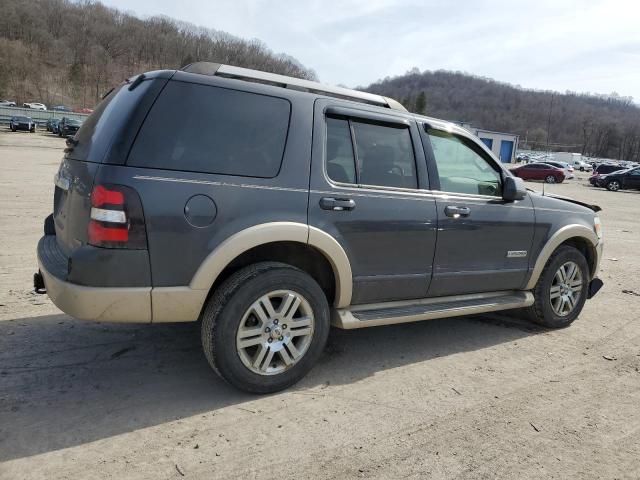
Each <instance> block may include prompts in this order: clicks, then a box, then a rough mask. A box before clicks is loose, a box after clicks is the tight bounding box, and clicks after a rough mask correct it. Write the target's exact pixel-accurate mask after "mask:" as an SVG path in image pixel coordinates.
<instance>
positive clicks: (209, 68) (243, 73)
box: [180, 62, 407, 112]
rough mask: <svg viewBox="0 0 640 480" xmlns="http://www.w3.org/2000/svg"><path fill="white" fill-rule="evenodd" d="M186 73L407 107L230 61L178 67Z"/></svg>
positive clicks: (399, 107)
mask: <svg viewBox="0 0 640 480" xmlns="http://www.w3.org/2000/svg"><path fill="white" fill-rule="evenodd" d="M180 70H181V71H183V72H187V73H197V74H200V75H211V76H218V77H224V78H235V79H239V80H249V81H256V82H260V83H266V84H269V85H273V86H277V87H282V88H288V89H292V90H299V91H303V92H309V93H319V94H323V95H329V96H333V97H338V98H344V99H348V100H356V101H360V102H364V103H368V104H371V105H377V106H379V107H385V108H390V109H392V110H400V111H403V112H406V111H407V109H406V108H405V107H404V106H403V105H402V104H401V103H400V102H398V101H397V100H394V99H393V98H389V97H384V96H382V95H376V94H374V93H368V92H361V91H359V90H352V89H350V88H343V87H334V86H332V85H325V84H322V83H319V82H313V81H311V80H304V79H301V78H295V77H288V76H285V75H278V74H275V73H268V72H262V71H260V70H251V69H249V68H242V67H234V66H231V65H223V64H220V63H213V62H196V63H191V64H189V65H187V66H185V67H183V68H181V69H180Z"/></svg>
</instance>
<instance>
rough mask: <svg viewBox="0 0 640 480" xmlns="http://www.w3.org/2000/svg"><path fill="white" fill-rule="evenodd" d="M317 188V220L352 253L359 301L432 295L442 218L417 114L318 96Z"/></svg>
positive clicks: (312, 201) (312, 221)
mask: <svg viewBox="0 0 640 480" xmlns="http://www.w3.org/2000/svg"><path fill="white" fill-rule="evenodd" d="M310 186H311V188H310V195H309V225H311V226H313V227H316V228H319V229H321V230H323V231H325V232H327V233H328V234H330V235H332V236H333V237H334V238H335V239H336V240H337V241H338V242H339V243H340V245H341V246H342V248H343V249H344V250H345V252H346V253H347V256H348V258H349V261H350V264H351V269H352V273H353V297H352V303H354V304H358V303H360V304H361V303H371V302H383V301H390V300H401V299H412V298H422V297H424V296H425V295H426V292H427V289H428V286H429V281H430V278H431V265H432V262H433V255H434V248H435V240H436V218H437V217H436V211H435V201H434V197H433V195H432V194H431V193H430V192H429V191H428V188H429V180H428V175H427V170H426V163H425V158H424V151H423V149H422V148H421V147H420V137H419V134H418V131H417V125H416V123H415V121H414V120H413V119H412V118H411V117H408V116H405V115H403V114H402V113H399V112H394V113H391V112H390V113H388V114H387V113H385V112H381V111H380V109H376V108H371V107H368V106H366V105H358V106H354V105H353V104H352V103H347V102H344V103H343V102H339V101H335V100H324V99H321V100H317V101H316V104H315V107H314V134H313V153H312V163H311V180H310Z"/></svg>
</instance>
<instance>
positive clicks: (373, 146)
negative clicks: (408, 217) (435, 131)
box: [326, 117, 418, 188]
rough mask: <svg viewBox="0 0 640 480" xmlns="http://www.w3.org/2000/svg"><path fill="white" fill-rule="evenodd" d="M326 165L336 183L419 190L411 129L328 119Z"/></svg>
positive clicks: (341, 119) (353, 120)
mask: <svg viewBox="0 0 640 480" xmlns="http://www.w3.org/2000/svg"><path fill="white" fill-rule="evenodd" d="M354 144H355V149H354V147H353V146H354ZM354 152H355V154H354ZM326 161H327V175H328V176H329V178H330V179H331V180H333V181H335V182H340V183H353V184H360V185H371V186H384V187H400V188H417V187H418V180H417V176H416V164H415V156H414V152H413V143H412V141H411V134H410V133H409V128H408V127H404V126H396V125H386V124H385V125H381V124H378V123H368V122H365V121H360V120H355V119H350V120H349V119H344V118H331V117H330V118H327V154H326ZM356 166H357V168H356Z"/></svg>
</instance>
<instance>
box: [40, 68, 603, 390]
mask: <svg viewBox="0 0 640 480" xmlns="http://www.w3.org/2000/svg"><path fill="white" fill-rule="evenodd" d="M67 145H68V146H67V149H66V150H65V155H64V158H63V160H62V164H61V165H60V169H59V171H58V173H57V175H56V178H55V185H56V188H55V195H54V208H53V214H52V215H50V216H49V217H48V218H47V219H46V220H45V222H44V233H45V235H44V236H43V237H42V239H41V240H40V242H39V244H38V262H39V272H38V273H36V274H35V277H34V283H35V287H36V290H37V291H40V292H44V291H46V293H47V294H48V295H49V297H50V298H51V300H52V301H53V302H54V303H55V304H56V305H57V306H58V307H59V308H60V309H61V310H63V311H64V312H66V313H68V314H69V315H71V316H74V317H76V318H79V319H85V320H94V321H100V322H143V323H163V322H195V321H198V320H200V321H201V328H202V345H203V347H204V352H205V354H206V357H207V359H208V361H209V363H210V364H211V366H212V367H213V368H214V369H215V370H216V371H217V372H218V373H219V374H220V375H221V376H222V377H223V378H224V379H225V380H226V381H228V382H229V383H231V384H232V385H234V386H236V387H238V388H240V389H244V390H247V391H250V392H258V393H266V392H273V391H277V390H280V389H283V388H286V387H288V386H290V385H292V384H293V383H295V382H296V381H298V380H299V379H300V378H302V377H303V376H304V375H305V374H306V373H307V372H308V371H309V370H310V369H311V367H312V366H313V364H314V363H315V362H316V361H317V360H318V358H319V356H320V355H321V353H322V350H323V348H324V346H325V343H326V340H327V335H328V333H329V327H330V325H334V326H335V327H338V328H344V329H354V328H362V327H371V326H377V325H390V324H396V323H404V322H413V321H418V320H429V319H434V318H442V317H454V316H459V315H468V314H477V313H484V312H492V311H498V310H510V309H523V311H526V312H527V314H528V315H529V316H530V318H531V319H532V320H533V321H535V322H537V323H539V324H542V325H544V326H547V327H554V328H555V327H565V326H567V325H569V324H570V323H571V322H572V321H573V320H574V319H575V318H576V317H577V316H578V315H579V313H580V311H581V310H582V308H583V306H584V303H585V301H586V300H587V298H590V297H591V296H593V295H594V294H595V293H596V292H597V291H598V289H599V288H600V286H601V285H602V282H601V281H600V280H599V279H598V278H597V277H596V274H597V272H598V263H599V261H600V257H601V252H602V233H601V226H600V221H599V219H598V217H597V216H596V214H595V212H597V211H598V210H599V208H598V207H596V206H592V205H587V204H583V203H581V202H577V201H574V200H571V199H567V198H554V197H551V196H548V195H547V196H542V195H539V194H537V193H534V192H531V191H527V190H526V189H525V188H524V184H523V183H522V180H520V179H518V178H515V177H513V176H512V175H511V174H510V173H509V172H508V171H507V170H506V169H505V168H503V166H502V165H501V164H500V162H499V161H498V160H496V159H495V157H494V156H493V155H492V153H491V152H490V151H489V150H488V149H487V148H486V146H485V145H484V144H483V143H482V142H481V141H480V140H479V139H478V138H476V137H474V136H473V135H471V134H470V133H469V132H468V131H467V130H465V129H463V128H460V127H457V126H456V125H453V124H451V123H449V122H445V121H442V120H437V119H434V118H428V117H424V116H420V115H415V114H412V113H409V112H407V111H406V110H405V109H404V108H403V107H402V105H400V104H399V103H398V102H395V101H394V100H392V99H389V98H386V97H382V96H378V95H373V94H369V93H364V92H358V91H354V90H348V89H343V88H337V87H329V86H325V85H321V84H319V83H315V82H310V81H306V80H298V79H294V78H289V77H284V76H280V75H273V74H268V73H264V72H258V71H253V70H247V69H243V68H237V67H231V66H227V65H220V64H213V63H197V64H192V65H190V66H188V67H185V68H184V69H182V70H178V71H156V72H150V73H145V74H142V75H138V76H137V77H135V78H132V79H131V80H129V81H128V82H125V83H124V84H122V85H120V86H119V87H117V88H116V89H114V90H113V91H112V92H111V93H109V94H108V96H107V97H106V98H104V100H103V101H102V102H101V104H100V105H99V106H98V108H97V109H96V110H95V112H94V113H93V114H92V115H91V116H90V117H89V118H88V119H87V121H86V122H84V124H83V126H82V127H81V128H80V130H79V131H78V133H77V134H76V135H75V136H74V137H73V138H70V139H69V140H68V141H67Z"/></svg>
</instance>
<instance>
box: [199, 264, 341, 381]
mask: <svg viewBox="0 0 640 480" xmlns="http://www.w3.org/2000/svg"><path fill="white" fill-rule="evenodd" d="M328 334H329V305H328V303H327V298H326V296H325V294H324V292H323V291H322V289H321V288H320V286H319V285H318V283H317V282H316V281H315V280H314V279H313V278H311V277H310V276H309V275H308V274H306V273H305V272H303V271H302V270H299V269H297V268H294V267H291V266H289V265H286V264H283V263H276V262H264V263H257V264H254V265H251V266H248V267H246V268H244V269H242V270H240V271H238V272H236V273H234V274H233V275H232V276H231V277H229V278H228V279H227V280H226V281H225V282H224V283H223V284H222V285H221V286H220V287H219V288H218V289H217V290H216V292H215V293H214V295H213V296H212V297H211V299H210V300H209V302H208V303H207V306H206V308H205V311H204V314H203V318H202V346H203V349H204V353H205V355H206V357H207V360H208V361H209V364H210V365H211V367H212V368H213V369H214V370H215V371H216V372H217V373H218V374H219V375H220V376H221V377H222V378H223V379H224V380H226V381H227V382H228V383H230V384H231V385H233V386H235V387H236V388H239V389H241V390H245V391H247V392H250V393H271V392H277V391H279V390H283V389H285V388H287V387H289V386H291V385H293V384H294V383H296V382H297V381H299V380H300V379H301V378H302V377H304V376H305V375H306V374H307V373H308V372H309V370H311V368H312V367H313V365H314V364H315V363H316V361H317V360H318V358H319V357H320V355H321V354H322V350H323V349H324V346H325V344H326V342H327V337H328Z"/></svg>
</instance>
